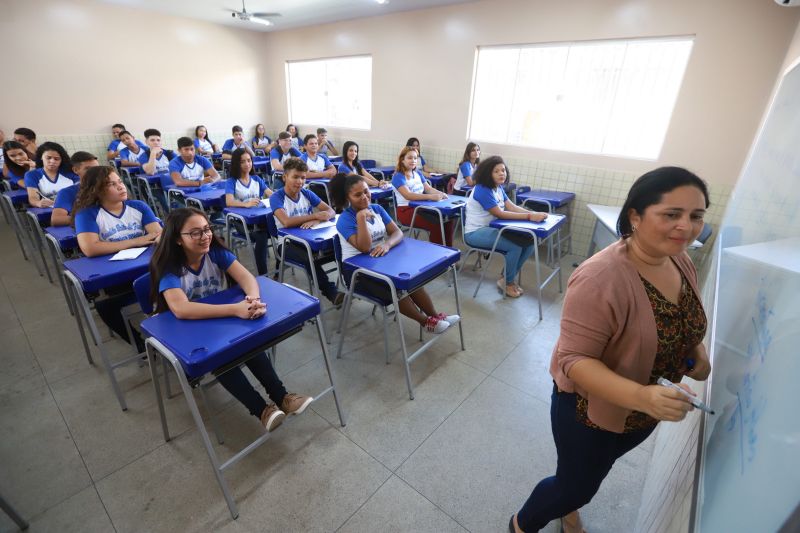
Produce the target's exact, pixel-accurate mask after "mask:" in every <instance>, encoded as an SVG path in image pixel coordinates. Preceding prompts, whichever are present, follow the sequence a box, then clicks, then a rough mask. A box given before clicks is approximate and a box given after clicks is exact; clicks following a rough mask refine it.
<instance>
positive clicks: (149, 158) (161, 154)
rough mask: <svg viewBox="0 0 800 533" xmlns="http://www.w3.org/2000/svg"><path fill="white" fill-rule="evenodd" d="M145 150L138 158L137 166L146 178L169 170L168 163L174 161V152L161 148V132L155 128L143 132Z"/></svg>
mask: <svg viewBox="0 0 800 533" xmlns="http://www.w3.org/2000/svg"><path fill="white" fill-rule="evenodd" d="M144 137H145V141H146V142H147V148H145V149H144V153H143V154H141V155H140V156H139V164H140V165H142V170H144V173H145V174H147V175H148V176H152V175H153V174H160V173H162V172H167V171H168V170H169V162H170V161H172V160H173V159H175V152H173V151H172V150H167V149H166V148H163V147H162V146H161V132H160V131H158V130H157V129H155V128H149V129H146V130H144Z"/></svg>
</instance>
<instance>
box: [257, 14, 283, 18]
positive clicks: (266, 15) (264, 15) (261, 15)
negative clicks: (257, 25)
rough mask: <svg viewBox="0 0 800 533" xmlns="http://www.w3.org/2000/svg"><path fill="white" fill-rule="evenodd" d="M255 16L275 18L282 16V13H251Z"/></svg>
mask: <svg viewBox="0 0 800 533" xmlns="http://www.w3.org/2000/svg"><path fill="white" fill-rule="evenodd" d="M250 14H251V15H253V16H254V17H263V18H275V17H280V16H281V14H280V13H250Z"/></svg>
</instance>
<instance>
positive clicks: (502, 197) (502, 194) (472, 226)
mask: <svg viewBox="0 0 800 533" xmlns="http://www.w3.org/2000/svg"><path fill="white" fill-rule="evenodd" d="M506 200H508V196H506V191H504V190H503V188H502V187H495V188H494V189H491V188H489V187H486V186H485V185H476V186H475V188H474V189H472V195H471V196H470V197H469V198H467V220H466V223H465V224H464V233H471V232H473V231H475V230H477V229H481V228H483V227H485V226H488V225H489V224H490V223H491V222H492V220H494V219H495V216H494V215H493V214H491V213H490V212H489V209H491V208H493V207H499V208H500V209H501V210H502V211H505V210H506Z"/></svg>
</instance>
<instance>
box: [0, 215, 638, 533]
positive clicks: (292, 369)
mask: <svg viewBox="0 0 800 533" xmlns="http://www.w3.org/2000/svg"><path fill="white" fill-rule="evenodd" d="M575 259H576V258H574V257H567V258H566V259H565V260H564V262H563V264H564V265H565V273H564V282H565V284H566V279H567V275H568V273H569V272H571V270H572V268H571V267H568V265H571V264H572V262H573V261H574V260H575ZM245 264H247V261H245ZM495 268H497V269H499V265H494V268H493V269H495ZM524 274H526V276H525V278H524V279H523V286H524V287H527V288H528V290H527V291H526V294H525V295H524V296H523V297H521V298H519V299H517V300H502V299H501V297H500V294H499V292H498V291H497V290H496V288H495V287H494V280H495V279H496V276H494V275H493V276H491V277H490V276H488V275H487V278H488V281H487V282H486V283H485V284H484V286H483V287H482V288H481V292H480V293H479V295H478V298H477V299H473V298H472V291H473V290H474V288H475V285H476V283H477V279H478V274H477V273H475V272H472V271H471V270H469V268H467V269H465V270H464V273H463V275H462V276H460V288H461V297H462V298H461V301H462V311H463V313H462V315H463V316H464V330H465V341H466V347H467V349H466V350H465V351H463V352H462V351H460V349H459V348H460V346H459V344H458V335H457V332H456V331H453V332H452V333H447V334H446V336H447V337H449V338H445V339H442V340H441V341H439V342H438V343H437V344H436V345H435V347H434V348H433V349H432V350H431V351H430V352H429V353H428V354H426V355H423V356H422V357H420V358H419V359H417V360H416V361H415V362H414V363H412V365H411V374H412V379H413V382H414V384H415V387H416V399H415V400H413V401H409V399H408V393H407V389H406V384H405V378H404V373H403V365H402V364H401V362H400V360H399V356H398V355H397V354H395V355H394V357H393V359H392V361H391V364H389V365H386V364H385V363H384V359H383V349H382V343H381V341H380V336H379V335H380V331H381V329H380V322H379V315H380V314H379V313H378V314H377V316H378V317H377V318H376V317H372V316H371V314H370V312H371V307H370V306H367V305H366V304H364V303H360V304H356V305H355V306H354V309H353V313H352V314H351V320H350V325H351V329H350V332H351V333H352V335H350V334H349V335H348V339H347V342H346V345H345V353H344V354H343V357H342V359H340V360H338V361H335V364H334V368H335V372H336V378H337V379H338V385H339V387H340V391H341V398H342V399H343V406H344V408H345V409H346V412H347V416H348V424H347V426H346V427H344V428H342V427H340V426H339V423H338V420H337V417H336V409H335V407H334V403H333V399H332V397H331V396H328V397H326V398H324V399H323V400H321V401H320V402H318V403H314V404H312V407H311V408H310V409H308V410H307V411H306V413H305V414H303V415H301V416H299V417H294V418H293V419H291V420H287V421H286V422H284V424H283V425H282V426H281V427H280V428H279V429H278V430H276V431H275V432H274V433H273V435H272V436H271V438H270V440H269V441H267V443H266V444H265V445H264V446H262V447H261V448H259V449H258V450H257V451H256V452H254V453H253V454H251V455H250V456H248V457H247V458H245V459H244V460H242V461H241V462H240V463H238V464H237V465H236V466H234V467H233V468H232V469H230V470H229V471H228V473H227V474H226V477H227V479H228V481H229V483H230V486H231V489H232V492H233V495H234V498H235V500H236V503H237V504H238V506H239V511H240V516H239V518H238V519H237V520H235V521H234V520H231V518H230V515H229V513H228V508H227V506H226V505H225V501H224V499H223V497H222V493H221V492H220V490H219V488H218V486H217V484H216V481H215V479H214V475H213V473H212V470H211V468H210V465H209V463H208V459H207V456H206V454H205V450H204V449H203V447H202V444H201V442H200V439H199V437H198V434H197V431H196V429H194V425H193V423H192V421H191V417H190V415H189V411H188V409H187V407H186V403H185V401H184V400H183V398H182V397H181V396H177V397H175V398H173V399H171V400H168V402H167V405H168V407H167V416H168V419H169V423H170V428H171V431H172V435H173V439H172V441H171V442H168V443H165V442H164V439H163V436H162V433H161V428H160V423H159V417H158V412H157V408H156V403H155V396H154V392H153V388H152V385H151V383H150V380H149V373H148V370H147V367H146V366H145V367H144V368H137V367H136V365H133V366H132V367H126V368H124V369H123V370H122V371H121V372H120V375H121V376H122V380H121V385H122V388H123V390H124V391H125V394H126V398H127V400H128V405H129V410H128V411H127V412H122V411H121V410H120V409H119V406H118V404H117V402H116V399H115V398H114V395H113V393H112V391H111V386H110V384H109V381H108V378H107V377H106V374H105V372H104V371H103V369H102V368H101V367H98V366H94V367H92V366H89V365H88V363H87V361H86V357H85V355H84V353H83V347H82V345H81V341H80V337H79V335H78V332H77V329H76V325H75V322H74V319H73V318H71V317H70V316H69V314H68V312H67V308H66V304H65V302H64V298H63V296H62V293H61V291H60V289H59V287H58V286H57V285H50V284H48V283H47V281H46V279H44V278H41V277H39V276H38V275H37V273H36V271H35V269H34V267H33V265H32V264H31V263H30V262H26V261H24V260H23V259H22V255H21V254H20V252H19V249H18V247H17V244H16V242H15V240H14V236H13V234H12V233H11V230H10V228H9V227H8V226H7V225H6V224H5V223H4V222H0V346H2V348H0V352H2V364H3V371H2V374H0V433H1V434H2V435H3V437H2V439H0V494H2V495H3V497H5V498H6V499H7V500H9V501H10V502H11V503H12V504H13V505H15V506H16V507H17V509H18V510H19V511H20V512H21V513H22V515H23V516H24V517H26V518H28V519H29V521H30V522H31V531H48V532H50V531H58V532H68V531H76V532H82V533H85V532H93V531H102V532H105V531H118V532H127V531H153V532H155V531H225V532H237V531H268V532H295V531H298V532H299V531H337V532H342V533H344V532H359V531H408V532H429V531H430V532H445V531H453V532H455V531H471V532H484V531H485V532H502V531H507V523H508V518H509V516H510V515H511V514H512V513H513V512H514V511H516V510H517V509H518V507H519V506H520V505H521V504H522V503H523V502H524V501H525V499H526V498H527V496H528V494H529V493H530V491H531V489H532V488H533V486H534V485H535V484H536V483H537V482H538V481H539V479H540V478H542V477H545V476H548V475H551V474H552V473H553V471H554V468H555V449H554V445H553V441H552V436H551V433H550V420H549V406H550V393H551V389H552V382H551V379H550V376H549V374H548V371H547V366H548V362H549V359H550V352H551V349H552V346H553V343H554V341H555V339H556V337H557V335H558V325H559V317H560V312H561V301H562V295H561V294H559V293H558V291H557V288H556V287H555V286H553V287H552V288H550V289H549V290H548V291H547V293H546V295H545V298H544V304H545V315H544V320H543V321H541V322H539V321H538V316H537V311H536V299H535V297H534V296H533V295H531V294H530V293H531V292H532V291H531V289H530V285H529V284H530V282H531V280H532V278H533V269H532V268H530V267H529V268H528V269H527V270H526V272H525V273H524ZM526 280H527V281H528V284H527V285H526V283H525V282H526ZM300 281H302V283H305V278H301V279H299V280H298V283H300ZM299 286H301V287H304V286H305V285H303V284H300V285H299ZM429 291H430V293H431V295H432V296H433V297H434V301H435V302H436V304H437V306H438V307H439V309H441V310H443V311H447V312H455V303H454V299H453V295H452V294H453V293H452V289H449V288H448V287H447V285H446V284H445V282H444V280H443V279H439V280H436V281H434V282H433V283H432V284H431V285H430V288H429ZM328 316H329V318H328V319H327V320H326V323H327V324H328V325H329V326H330V327H329V329H333V324H334V322H333V320H334V319H335V317H338V314H337V313H332V314H329V315H328ZM406 325H407V328H406V332H407V336H408V337H409V338H412V339H413V338H415V337H414V336H415V335H416V332H417V329H416V328H414V327H412V326H411V324H410V323H408V322H406ZM109 343H110V347H111V352H112V353H114V354H117V355H118V356H122V355H124V354H125V353H126V352H127V345H126V344H124V343H122V342H121V341H119V340H117V339H112V340H110V341H109ZM332 346H333V347H335V346H336V344H335V341H334V344H333V345H332ZM391 346H392V347H393V348H394V349H399V341H398V340H397V338H396V335H395V337H394V338H393V339H392V344H391ZM334 354H335V352H334ZM95 360H99V358H98V357H95ZM277 369H278V373H279V374H280V375H281V377H282V379H283V380H284V382H285V383H286V386H287V388H288V389H289V390H290V391H298V392H304V393H312V392H313V391H314V390H319V389H321V388H322V385H323V384H324V381H325V374H324V367H323V364H322V356H321V350H320V347H319V343H318V342H317V340H316V330H315V328H313V327H306V328H305V329H304V330H303V331H302V332H301V333H300V334H299V335H297V336H295V337H293V338H291V339H290V340H288V341H287V342H286V343H284V344H283V345H281V348H280V350H279V353H278V364H277ZM210 396H211V398H212V403H213V404H214V405H216V406H217V407H218V408H219V411H221V413H220V414H219V418H220V420H221V421H222V426H223V431H224V434H225V437H226V442H225V444H224V445H222V446H219V447H218V452H219V453H220V455H221V456H222V457H223V458H227V457H228V456H229V455H230V450H232V449H238V447H240V446H241V445H242V444H243V443H246V442H249V440H252V439H253V438H255V436H257V435H258V434H259V433H260V432H261V431H262V429H261V426H260V425H259V423H258V421H257V420H256V419H255V418H254V417H251V416H250V415H249V414H248V413H247V411H246V410H245V409H244V408H243V407H242V406H241V405H239V404H238V403H234V401H233V400H232V399H231V397H230V396H229V395H228V394H227V393H226V392H225V391H224V390H223V389H222V387H214V388H212V390H211V395H210ZM652 442H653V437H651V438H650V439H649V440H648V441H646V442H645V443H644V444H643V445H642V446H641V447H640V448H637V449H636V450H634V451H633V452H631V453H630V454H628V455H627V456H625V457H623V458H622V459H620V460H619V461H618V462H617V464H616V465H615V467H614V469H613V470H612V472H611V474H610V475H609V477H608V478H607V479H606V481H605V482H604V484H603V486H602V487H601V489H600V492H599V493H598V495H597V496H596V497H595V499H594V501H592V502H591V503H590V504H589V505H588V506H587V507H586V508H584V509H583V510H582V515H583V519H584V524H585V526H586V527H587V529H588V530H589V531H591V532H592V533H601V532H613V533H619V532H625V531H632V530H633V527H634V524H635V522H636V514H637V509H638V506H639V498H640V495H641V490H642V487H643V485H644V477H645V471H646V467H647V463H648V460H649V457H650V454H651V453H652ZM234 447H236V448H234ZM14 530H15V528H14V526H13V523H12V522H11V521H10V520H9V519H8V518H7V517H6V516H5V515H4V514H2V513H0V531H3V532H5V531H14ZM556 530H557V528H556V524H555V522H554V523H551V524H550V525H549V526H548V528H547V529H545V531H548V532H553V531H556Z"/></svg>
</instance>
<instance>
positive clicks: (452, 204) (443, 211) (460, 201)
mask: <svg viewBox="0 0 800 533" xmlns="http://www.w3.org/2000/svg"><path fill="white" fill-rule="evenodd" d="M398 194H399V193H398ZM408 205H409V207H413V208H414V213H413V214H412V215H411V224H410V227H411V229H412V230H413V229H414V220H415V219H416V217H417V211H419V210H422V211H430V212H432V213H434V214H435V215H436V216H437V217H438V218H439V227H440V229H441V231H442V240H443V241H444V239H445V235H444V221H445V219H449V218H455V217H458V218H459V219H461V235H462V236H463V235H464V217H463V216H462V215H463V211H464V209H466V206H467V200H466V198H464V197H463V196H448V197H447V198H445V199H444V200H439V201H436V202H432V201H429V200H411V201H410V202H408Z"/></svg>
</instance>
